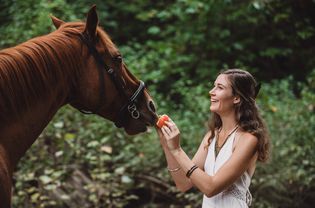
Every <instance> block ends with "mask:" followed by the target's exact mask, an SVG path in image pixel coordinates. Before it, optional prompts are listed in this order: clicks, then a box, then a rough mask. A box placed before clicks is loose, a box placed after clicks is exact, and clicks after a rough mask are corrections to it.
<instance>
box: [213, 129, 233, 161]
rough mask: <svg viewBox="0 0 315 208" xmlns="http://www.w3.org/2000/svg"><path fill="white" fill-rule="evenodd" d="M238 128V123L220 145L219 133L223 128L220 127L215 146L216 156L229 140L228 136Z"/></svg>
mask: <svg viewBox="0 0 315 208" xmlns="http://www.w3.org/2000/svg"><path fill="white" fill-rule="evenodd" d="M237 129H238V125H236V126H235V127H234V128H233V129H232V131H231V132H230V133H229V134H228V135H227V137H226V138H225V140H224V142H223V144H222V145H221V146H219V134H220V132H221V130H222V129H219V131H218V133H217V135H216V141H215V148H214V152H215V157H217V156H218V154H219V152H220V150H221V149H222V147H223V146H224V144H225V143H226V141H227V140H228V138H229V137H230V136H231V134H233V133H234V132H235V131H236V130H237Z"/></svg>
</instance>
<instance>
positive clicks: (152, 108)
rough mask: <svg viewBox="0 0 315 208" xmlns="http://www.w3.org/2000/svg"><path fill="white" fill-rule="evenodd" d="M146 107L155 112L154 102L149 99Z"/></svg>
mask: <svg viewBox="0 0 315 208" xmlns="http://www.w3.org/2000/svg"><path fill="white" fill-rule="evenodd" d="M148 109H149V110H150V111H152V112H153V113H155V111H156V109H155V105H154V103H153V101H152V100H150V101H149V103H148Z"/></svg>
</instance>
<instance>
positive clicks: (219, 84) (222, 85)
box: [214, 83, 226, 88]
mask: <svg viewBox="0 0 315 208" xmlns="http://www.w3.org/2000/svg"><path fill="white" fill-rule="evenodd" d="M214 85H218V86H221V87H224V88H226V86H225V85H224V84H221V83H214Z"/></svg>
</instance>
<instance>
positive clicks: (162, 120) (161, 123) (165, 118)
mask: <svg viewBox="0 0 315 208" xmlns="http://www.w3.org/2000/svg"><path fill="white" fill-rule="evenodd" d="M169 119H170V118H169V117H168V116H167V115H165V114H164V115H162V116H160V117H159V120H158V122H157V123H156V125H157V127H159V128H162V126H164V124H165V121H168V120H169Z"/></svg>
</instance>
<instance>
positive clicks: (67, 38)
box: [0, 22, 117, 121]
mask: <svg viewBox="0 0 315 208" xmlns="http://www.w3.org/2000/svg"><path fill="white" fill-rule="evenodd" d="M84 27H85V23H83V22H70V23H64V24H63V25H61V26H60V28H59V29H58V30H56V31H54V32H52V33H50V34H48V35H44V36H40V37H36V38H33V39H31V40H28V41H26V42H24V43H22V44H19V45H17V46H15V47H12V48H8V49H3V50H1V51H0V109H1V110H0V121H3V120H4V119H7V118H6V117H8V115H10V117H12V116H13V117H14V116H18V115H19V114H21V113H22V112H25V110H27V109H28V108H29V107H30V106H31V105H32V104H33V103H34V102H35V101H37V100H38V99H45V97H44V96H49V95H50V93H51V92H52V90H53V89H55V87H57V85H58V86H60V83H61V84H62V86H64V87H66V89H68V90H70V88H71V87H73V86H75V82H76V80H77V78H78V77H79V76H80V70H79V69H81V68H82V64H83V61H82V60H81V59H80V58H79V57H81V56H82V48H80V47H82V46H83V44H82V43H81V44H80V40H79V33H81V32H82V31H83V30H84ZM97 32H98V35H99V37H100V39H101V41H102V42H103V44H105V45H106V48H107V50H108V51H109V52H110V54H114V53H117V48H116V46H115V45H114V44H113V43H112V41H111V40H110V38H109V36H108V35H107V34H106V33H105V32H104V31H103V30H101V29H99V28H98V31H97Z"/></svg>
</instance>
